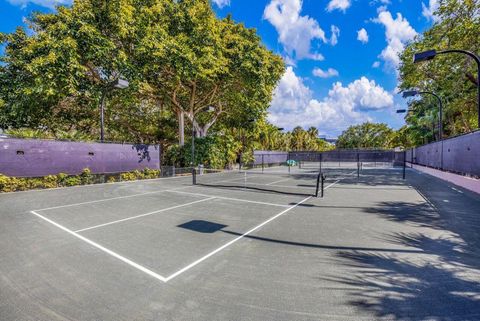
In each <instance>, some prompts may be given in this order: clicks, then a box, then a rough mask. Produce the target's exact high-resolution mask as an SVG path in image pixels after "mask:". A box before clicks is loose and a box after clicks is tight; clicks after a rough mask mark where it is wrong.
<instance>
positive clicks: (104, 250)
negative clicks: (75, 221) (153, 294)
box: [30, 211, 167, 282]
mask: <svg viewBox="0 0 480 321" xmlns="http://www.w3.org/2000/svg"><path fill="white" fill-rule="evenodd" d="M30 213H32V214H33V215H36V216H37V217H39V218H41V219H42V220H44V221H46V222H48V223H50V224H52V225H54V226H56V227H58V228H59V229H61V230H63V231H65V232H67V233H69V234H71V235H73V236H75V237H76V238H78V239H80V240H82V241H84V242H86V243H88V244H90V245H92V246H94V247H96V248H97V249H99V250H100V251H102V252H105V253H107V254H109V255H111V256H113V257H114V258H116V259H118V260H120V261H122V262H124V263H126V264H128V265H130V266H132V267H134V268H136V269H137V270H139V271H142V272H144V273H146V274H148V275H150V276H151V277H154V278H155V279H157V280H160V281H162V282H167V279H166V278H165V277H163V276H161V275H160V274H158V273H155V272H153V271H152V270H149V269H147V268H146V267H144V266H141V265H140V264H138V263H135V262H133V261H131V260H129V259H127V258H126V257H123V256H121V255H120V254H117V253H115V252H113V251H112V250H109V249H107V248H105V247H103V246H101V245H100V244H97V243H95V242H93V241H92V240H89V239H87V238H86V237H84V236H82V235H80V234H78V233H75V232H74V231H72V230H70V229H68V228H66V227H64V226H62V225H60V224H58V223H56V222H54V221H52V220H50V219H48V218H46V217H45V216H42V215H40V214H38V213H37V212H35V211H30Z"/></svg>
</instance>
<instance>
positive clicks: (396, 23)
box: [374, 11, 417, 68]
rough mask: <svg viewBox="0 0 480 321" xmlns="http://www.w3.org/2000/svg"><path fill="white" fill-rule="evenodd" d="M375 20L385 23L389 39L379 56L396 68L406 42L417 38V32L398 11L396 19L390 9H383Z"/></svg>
mask: <svg viewBox="0 0 480 321" xmlns="http://www.w3.org/2000/svg"><path fill="white" fill-rule="evenodd" d="M374 21H375V22H377V23H380V24H383V25H384V27H385V38H386V40H387V46H386V47H385V48H384V49H383V51H382V52H381V53H380V55H379V57H380V58H382V59H383V60H384V61H385V62H386V63H387V64H388V65H390V66H391V67H393V68H396V67H397V66H398V65H399V64H400V57H399V56H398V55H399V53H400V52H401V51H403V49H404V47H405V43H406V42H408V41H411V40H413V38H415V36H416V35H417V32H416V31H415V29H413V28H412V26H410V23H409V22H408V20H407V19H406V18H404V17H402V15H401V14H400V13H397V17H396V18H395V19H394V18H393V17H392V14H391V13H390V12H389V11H382V12H380V13H379V14H378V18H376V19H375V20H374Z"/></svg>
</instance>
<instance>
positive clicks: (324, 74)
mask: <svg viewBox="0 0 480 321" xmlns="http://www.w3.org/2000/svg"><path fill="white" fill-rule="evenodd" d="M312 73H313V75H314V76H315V77H320V78H330V77H336V76H338V71H337V70H335V69H333V68H328V69H327V70H322V69H320V68H315V69H313V72H312Z"/></svg>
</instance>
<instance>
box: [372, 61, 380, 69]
mask: <svg viewBox="0 0 480 321" xmlns="http://www.w3.org/2000/svg"><path fill="white" fill-rule="evenodd" d="M372 67H373V68H378V67H380V61H375V62H374V63H373V64H372Z"/></svg>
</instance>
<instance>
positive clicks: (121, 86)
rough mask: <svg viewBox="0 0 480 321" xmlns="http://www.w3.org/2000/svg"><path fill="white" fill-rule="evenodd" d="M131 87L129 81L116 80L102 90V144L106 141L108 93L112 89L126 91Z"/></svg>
mask: <svg viewBox="0 0 480 321" xmlns="http://www.w3.org/2000/svg"><path fill="white" fill-rule="evenodd" d="M128 85H129V83H128V81H127V80H125V79H122V78H118V79H115V80H114V81H112V82H110V83H108V84H107V85H106V86H105V87H104V88H103V90H102V97H101V98H100V142H102V143H103V142H104V140H105V129H104V127H105V100H106V98H107V93H108V92H109V91H110V90H112V89H125V88H127V87H128Z"/></svg>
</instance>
